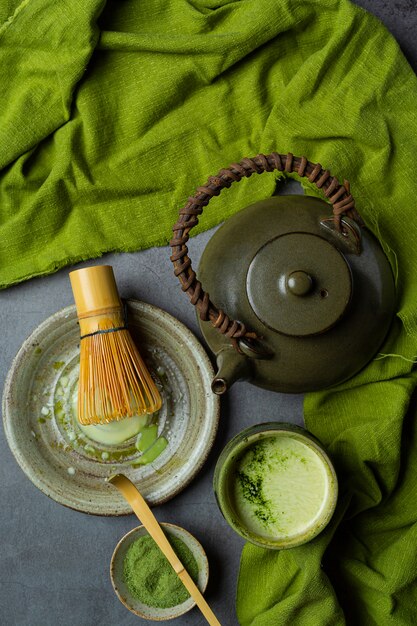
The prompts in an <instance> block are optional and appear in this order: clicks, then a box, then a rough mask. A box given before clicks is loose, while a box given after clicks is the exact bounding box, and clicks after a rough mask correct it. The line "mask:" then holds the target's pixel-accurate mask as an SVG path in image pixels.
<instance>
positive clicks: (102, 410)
mask: <svg viewBox="0 0 417 626" xmlns="http://www.w3.org/2000/svg"><path fill="white" fill-rule="evenodd" d="M70 280H71V286H72V291H73V293H74V299H75V304H76V306H77V315H78V319H79V322H80V335H81V341H80V379H79V385H78V420H79V421H80V422H81V424H100V423H106V422H112V421H114V420H120V419H123V418H125V417H128V416H130V417H131V416H132V415H142V414H144V413H154V412H155V411H157V410H158V409H159V408H160V407H161V404H162V400H161V396H160V393H159V391H158V389H157V387H156V385H155V383H154V381H153V379H152V377H151V375H150V373H149V371H148V369H147V367H146V365H145V363H144V362H143V360H142V358H141V356H140V354H139V352H138V349H137V348H136V346H135V344H134V342H133V339H132V337H131V335H130V332H129V331H128V329H127V326H126V319H125V316H124V312H123V305H122V302H121V300H120V297H119V293H118V291H117V286H116V281H115V279H114V274H113V268H112V267H111V266H110V265H98V266H95V267H86V268H83V269H80V270H76V271H74V272H70Z"/></svg>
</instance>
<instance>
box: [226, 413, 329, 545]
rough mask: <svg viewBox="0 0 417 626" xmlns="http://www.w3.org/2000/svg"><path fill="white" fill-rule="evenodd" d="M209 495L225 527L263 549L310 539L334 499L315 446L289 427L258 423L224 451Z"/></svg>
mask: <svg viewBox="0 0 417 626" xmlns="http://www.w3.org/2000/svg"><path fill="white" fill-rule="evenodd" d="M214 491H215V494H216V498H217V502H218V505H219V507H220V510H221V512H222V514H223V516H224V518H225V519H226V521H227V522H228V523H229V524H230V526H231V527H232V528H233V529H234V530H235V531H236V532H237V533H238V534H239V535H241V536H242V537H243V538H244V539H247V540H248V541H250V542H252V543H254V544H256V545H258V546H261V547H263V548H271V549H284V548H292V547H295V546H298V545H301V544H303V543H306V542H307V541H310V540H311V539H313V538H314V537H316V536H317V535H318V534H319V533H320V532H321V531H322V530H323V529H324V528H325V526H326V525H327V524H328V522H329V521H330V519H331V517H332V515H333V513H334V510H335V507H336V501H337V493H338V486H337V477H336V473H335V470H334V467H333V465H332V463H331V461H330V459H329V457H328V455H327V454H326V452H325V450H324V449H323V447H322V446H321V444H320V442H319V441H318V440H317V439H316V438H315V437H313V436H312V435H311V434H310V433H308V432H307V431H305V430H304V429H302V428H300V427H298V426H294V425H292V424H284V423H279V422H269V423H267V424H258V425H256V426H253V427H251V428H248V429H246V430H244V431H243V432H241V433H240V434H238V435H236V437H234V438H233V439H232V440H231V441H229V443H228V444H227V445H226V447H225V448H224V450H223V452H222V453H221V455H220V457H219V460H218V462H217V465H216V469H215V473H214Z"/></svg>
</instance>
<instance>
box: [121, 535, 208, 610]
mask: <svg viewBox="0 0 417 626" xmlns="http://www.w3.org/2000/svg"><path fill="white" fill-rule="evenodd" d="M168 539H169V542H170V544H171V545H172V547H173V548H174V550H175V552H176V554H177V555H178V557H179V559H180V561H181V562H182V564H183V565H184V567H185V569H186V570H187V572H188V573H189V574H190V576H191V578H192V579H193V580H194V582H195V583H197V581H198V565H197V561H196V560H195V558H194V555H193V553H192V552H191V550H190V549H189V548H188V546H186V545H185V543H184V542H183V541H182V540H181V539H179V538H178V537H173V536H172V535H169V536H168ZM123 575H124V581H125V583H126V585H127V588H128V589H129V591H130V593H131V594H132V596H134V597H135V598H136V599H137V600H140V602H143V604H146V605H147V606H152V607H155V608H160V609H167V608H169V607H171V606H177V605H178V604H182V603H183V602H185V601H186V600H187V599H188V598H189V597H190V594H189V593H188V591H187V590H186V588H185V587H184V585H183V584H182V582H181V580H180V579H179V578H178V576H177V574H176V573H175V572H174V570H173V568H172V567H171V565H170V564H169V562H168V561H167V559H166V558H165V556H164V555H163V554H162V552H161V550H160V549H159V548H158V546H157V545H156V543H155V541H154V540H153V539H152V537H150V536H149V535H145V536H144V537H140V538H139V539H136V541H134V542H133V543H132V545H131V546H130V547H129V549H128V550H127V552H126V556H125V558H124V562H123Z"/></svg>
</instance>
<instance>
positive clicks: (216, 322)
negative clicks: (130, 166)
mask: <svg viewBox="0 0 417 626" xmlns="http://www.w3.org/2000/svg"><path fill="white" fill-rule="evenodd" d="M274 170H278V171H280V172H294V173H296V174H298V175H299V176H305V177H306V178H307V179H308V180H309V181H310V182H311V183H314V184H315V185H316V187H317V188H318V189H321V190H322V191H323V194H324V196H325V198H327V199H328V201H329V202H330V204H331V205H332V208H333V214H334V220H335V225H336V228H337V229H338V230H340V221H341V217H342V215H343V214H346V215H347V216H348V217H351V218H352V219H354V220H357V221H360V217H359V215H358V214H357V212H356V210H355V201H354V199H353V197H352V195H351V194H350V190H349V183H348V182H347V181H344V183H343V185H341V184H340V183H339V181H338V179H337V178H336V177H335V176H332V175H331V174H330V172H329V170H324V169H323V168H322V166H321V165H320V163H311V162H310V161H308V160H307V159H306V157H295V156H293V155H292V154H291V153H290V152H289V153H288V154H278V153H277V152H272V153H271V154H268V155H264V154H258V155H257V156H255V157H253V158H244V159H242V160H241V161H240V162H239V163H232V165H230V166H229V167H227V168H224V169H222V170H220V172H219V173H218V174H217V175H216V176H210V177H209V179H208V180H207V183H206V184H205V185H204V186H202V187H198V188H197V192H196V193H195V195H194V196H191V197H190V198H188V202H187V204H186V205H185V207H184V208H182V209H181V210H180V212H179V218H178V221H177V223H176V224H175V225H174V227H173V229H172V230H173V232H174V237H173V239H172V240H171V242H170V246H171V248H172V255H171V257H170V259H171V261H172V263H173V265H174V272H175V275H176V276H178V278H179V280H180V283H181V288H182V290H183V291H184V292H186V293H187V294H188V296H189V298H190V301H191V304H193V305H194V306H195V307H197V310H198V312H199V315H200V319H201V320H203V321H208V320H209V321H210V322H211V323H212V325H213V326H214V328H217V329H218V331H219V332H220V333H221V334H222V335H226V337H229V338H230V339H231V341H232V343H233V344H234V346H235V347H236V348H237V349H239V347H238V339H242V338H249V339H254V338H257V335H256V334H255V333H253V332H251V331H248V330H247V329H246V327H245V325H244V324H243V323H242V322H239V321H237V320H233V319H230V318H229V317H228V315H227V314H226V313H225V312H224V311H223V310H222V309H219V308H217V307H216V305H215V304H213V302H212V301H211V300H210V297H209V294H208V293H207V292H205V291H204V290H203V288H202V285H201V283H200V281H199V280H198V279H197V276H196V273H195V272H194V270H193V268H192V266H191V259H190V258H189V256H188V248H187V245H186V244H187V241H188V239H189V233H190V230H191V229H192V228H193V227H194V226H195V225H196V224H198V217H197V216H198V215H200V214H201V213H202V212H203V207H205V206H206V205H207V204H208V203H209V202H210V199H211V198H212V197H213V196H218V195H219V194H220V192H221V190H222V189H224V188H225V187H230V185H231V184H232V183H233V182H238V181H239V180H241V179H242V178H243V177H245V178H249V176H252V174H254V173H255V172H256V173H257V174H262V172H272V171H274Z"/></svg>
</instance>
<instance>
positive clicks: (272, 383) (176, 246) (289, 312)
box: [171, 153, 395, 394]
mask: <svg viewBox="0 0 417 626" xmlns="http://www.w3.org/2000/svg"><path fill="white" fill-rule="evenodd" d="M275 169H276V170H279V171H285V172H295V173H296V174H298V175H299V176H305V177H307V178H308V180H309V181H310V182H312V183H314V184H315V185H316V187H317V188H319V189H320V190H321V191H322V192H323V197H324V198H326V199H327V202H326V201H325V200H324V199H323V200H322V199H320V198H315V197H310V196H302V195H299V196H294V195H291V196H274V197H271V198H269V199H267V200H264V201H261V202H257V203H256V204H253V205H251V206H249V207H247V208H245V209H243V210H241V211H240V212H239V213H237V214H235V215H234V216H233V217H231V218H230V219H228V220H227V221H226V222H225V223H224V224H223V225H222V226H221V227H220V228H219V229H218V230H217V231H216V233H215V234H214V236H213V237H212V238H211V240H210V241H209V243H208V245H207V246H206V249H205V250H204V252H203V255H202V258H201V261H200V267H199V279H197V277H196V274H195V272H194V270H193V268H192V265H191V260H190V258H189V256H188V249H187V246H186V243H187V241H188V236H189V231H190V230H191V228H192V227H193V226H195V224H197V222H198V215H199V214H201V213H202V211H203V208H204V206H206V205H207V204H208V203H209V201H210V199H211V198H212V197H213V196H216V195H219V193H220V191H221V190H222V189H223V188H224V187H230V185H231V184H232V183H233V182H237V181H239V180H241V179H242V178H243V177H249V176H251V175H252V174H253V173H258V174H260V173H262V172H271V171H273V170H275ZM330 208H332V209H333V212H331V211H330ZM329 213H330V215H329ZM173 231H174V238H173V239H172V241H171V247H172V256H171V261H172V262H173V264H174V271H175V274H176V276H178V278H179V280H180V282H181V286H182V289H183V291H184V292H186V293H187V294H188V296H189V297H190V300H191V303H192V304H193V305H195V306H196V308H197V310H198V313H199V323H200V327H201V331H202V333H203V336H204V338H205V340H206V341H207V343H208V345H209V347H210V348H211V350H212V351H213V352H214V353H215V354H216V357H217V365H218V372H217V374H216V376H215V378H214V380H213V383H212V389H213V391H214V392H215V393H217V394H222V393H224V392H225V391H226V390H227V389H228V388H229V387H230V385H231V384H232V383H233V382H234V381H235V380H238V379H245V380H248V381H250V382H251V383H253V384H255V385H258V386H260V387H264V388H267V389H271V390H274V391H280V392H289V393H298V392H306V391H312V390H318V389H323V388H325V387H329V386H331V385H335V384H337V383H340V382H342V381H344V380H347V379H348V378H350V377H351V376H353V375H354V374H355V373H357V372H358V371H359V370H360V369H362V368H363V367H364V366H365V365H366V364H367V363H368V362H369V361H370V360H371V359H372V357H373V356H374V355H375V353H376V352H377V350H378V348H379V347H380V345H381V343H382V342H383V340H384V338H385V336H386V334H387V331H388V328H389V325H390V322H391V319H392V317H393V313H394V305H395V290H394V280H393V275H392V272H391V268H390V265H389V263H388V260H387V258H386V256H385V255H384V253H383V251H382V248H381V246H380V244H379V242H378V241H377V240H376V239H375V237H374V236H373V235H372V234H371V233H370V232H369V231H368V230H367V229H366V228H365V227H364V225H363V223H362V221H361V219H360V217H359V215H358V214H357V213H356V210H355V205H354V200H353V197H352V195H351V194H350V190H349V184H348V183H347V181H345V182H344V184H343V185H341V184H340V183H339V181H338V180H337V178H335V177H334V176H332V175H331V174H330V172H329V171H328V170H326V169H323V168H322V166H321V165H320V164H315V163H311V162H309V161H308V160H307V159H306V158H305V157H294V156H293V155H292V154H291V153H289V154H287V155H282V154H277V153H272V154H270V155H263V154H261V155H258V156H256V157H254V158H245V159H243V160H242V161H240V162H239V163H234V164H232V165H231V166H230V167H228V168H225V169H222V170H221V171H220V172H219V173H218V174H217V176H211V177H210V178H209V179H208V181H207V183H206V184H205V185H204V186H202V187H199V188H198V189H197V192H196V194H195V195H194V196H193V197H190V198H189V200H188V202H187V204H186V206H185V207H184V208H183V209H181V211H180V215H179V219H178V221H177V223H176V224H175V226H174V228H173ZM202 284H204V289H203V287H202ZM208 293H210V296H209V295H208Z"/></svg>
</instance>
